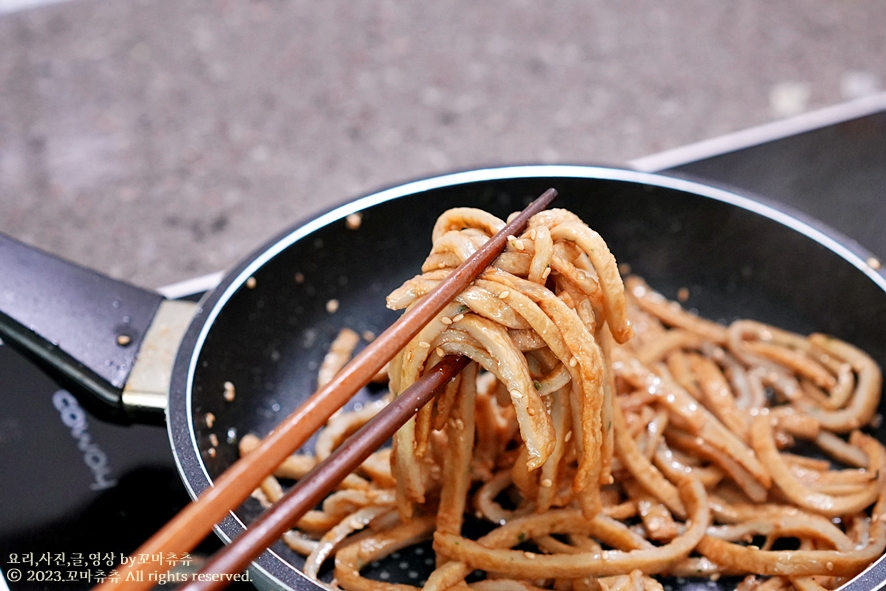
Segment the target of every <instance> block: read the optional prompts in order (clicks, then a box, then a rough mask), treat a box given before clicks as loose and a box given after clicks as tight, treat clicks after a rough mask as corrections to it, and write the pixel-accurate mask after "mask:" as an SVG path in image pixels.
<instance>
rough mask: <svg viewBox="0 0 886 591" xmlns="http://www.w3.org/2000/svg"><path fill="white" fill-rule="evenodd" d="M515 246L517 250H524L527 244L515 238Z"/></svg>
mask: <svg viewBox="0 0 886 591" xmlns="http://www.w3.org/2000/svg"><path fill="white" fill-rule="evenodd" d="M514 248H516V249H517V250H524V249H525V248H526V245H524V244H523V241H522V240H520V239H519V238H518V239H516V240H514Z"/></svg>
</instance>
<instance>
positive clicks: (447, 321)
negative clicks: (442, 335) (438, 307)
mask: <svg viewBox="0 0 886 591" xmlns="http://www.w3.org/2000/svg"><path fill="white" fill-rule="evenodd" d="M440 322H442V323H443V324H445V325H446V326H449V325H450V324H452V318H450V317H449V316H444V317H443V318H441V319H440Z"/></svg>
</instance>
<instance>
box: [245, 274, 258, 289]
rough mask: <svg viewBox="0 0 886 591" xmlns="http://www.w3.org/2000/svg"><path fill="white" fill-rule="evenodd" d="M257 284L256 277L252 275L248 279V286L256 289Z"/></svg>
mask: <svg viewBox="0 0 886 591" xmlns="http://www.w3.org/2000/svg"><path fill="white" fill-rule="evenodd" d="M255 284H256V281H255V277H250V278H249V279H247V280H246V287H248V288H249V289H255Z"/></svg>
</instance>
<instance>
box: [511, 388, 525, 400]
mask: <svg viewBox="0 0 886 591" xmlns="http://www.w3.org/2000/svg"><path fill="white" fill-rule="evenodd" d="M511 398H517V399H519V398H523V393H522V392H520V390H511Z"/></svg>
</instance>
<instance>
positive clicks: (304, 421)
mask: <svg viewBox="0 0 886 591" xmlns="http://www.w3.org/2000/svg"><path fill="white" fill-rule="evenodd" d="M556 195H557V191H556V190H554V189H548V190H547V191H545V192H544V193H543V194H542V195H541V196H540V197H538V198H537V199H536V200H535V201H533V202H532V203H530V204H529V205H528V206H527V207H526V209H524V210H523V211H522V212H521V213H520V214H519V215H517V216H516V217H514V218H513V219H512V220H511V221H510V222H508V223H507V224H506V225H505V227H504V228H502V229H501V231H499V232H498V233H497V234H496V235H495V236H493V237H492V238H491V239H490V240H488V241H487V242H486V243H485V244H484V245H483V246H482V247H481V248H479V249H478V250H477V251H476V252H475V253H474V254H473V255H471V256H470V257H468V259H467V260H465V261H464V262H463V263H462V264H461V265H460V266H459V267H458V268H457V269H456V270H455V271H454V272H452V273H451V274H450V275H449V276H448V277H447V278H446V279H445V280H443V281H442V282H441V283H440V284H439V285H438V286H437V287H436V289H434V290H433V291H432V292H431V293H429V294H428V295H427V296H425V297H424V298H422V299H421V300H419V301H418V302H417V303H416V304H415V305H414V306H413V307H412V308H410V309H409V310H408V311H407V312H406V313H405V314H403V316H401V317H400V318H399V319H398V320H397V321H396V322H395V323H394V324H392V325H391V326H390V327H389V328H388V329H387V330H385V331H384V332H383V333H382V334H381V335H379V336H378V337H376V339H375V340H374V341H373V342H372V343H370V344H369V345H368V346H367V347H366V348H365V349H363V351H362V352H361V353H359V354H358V355H356V356H355V357H354V358H353V359H352V360H351V362H350V363H348V364H347V365H346V366H345V367H344V368H342V369H341V371H339V372H338V374H336V376H335V377H334V378H333V379H332V380H331V381H330V382H329V383H327V384H326V385H325V386H323V387H321V388H320V389H319V390H317V391H316V392H315V393H314V394H313V395H312V396H311V397H310V398H309V399H308V400H307V401H305V403H304V404H303V405H302V406H301V407H299V408H298V409H297V410H296V411H295V412H293V413H292V414H291V415H289V416H288V417H287V418H286V419H284V421H283V422H282V423H280V424H279V425H278V426H277V427H276V428H275V429H274V430H273V431H271V433H269V434H268V435H267V436H266V437H265V438H264V439H263V440H262V442H261V443H260V444H259V446H258V447H257V448H255V449H254V450H253V451H251V452H250V453H249V454H247V455H245V456H244V457H242V458H240V459H239V460H238V461H237V462H235V463H234V464H233V465H231V467H230V468H228V469H227V470H226V471H225V472H224V473H223V474H222V475H221V476H220V477H219V478H218V479H217V480H216V481H215V482H214V483H213V486H211V487H210V488H208V489H207V490H206V491H204V492H203V494H202V495H201V496H200V497H199V498H198V499H197V500H195V501H194V502H192V503H190V504H189V505H188V506H187V507H185V508H184V509H183V510H182V511H181V512H180V513H179V514H178V515H177V516H176V517H175V518H173V519H172V520H171V521H170V522H169V523H167V524H166V525H165V526H164V527H163V528H162V529H160V531H158V532H157V533H156V534H154V536H152V537H151V538H150V539H149V540H148V541H147V542H145V543H144V544H143V545H142V546H141V547H140V548H138V549H137V550H136V551H135V552H134V553H133V556H134V557H137V556H140V555H147V556H150V555H156V554H158V553H159V554H163V555H164V556H165V555H168V554H170V553H174V554H176V555H179V554H181V553H184V552H189V551H191V550H192V549H193V548H194V547H195V546H197V544H199V543H200V541H201V540H203V538H205V537H206V535H207V534H209V532H210V531H212V528H213V526H214V525H215V524H216V523H218V522H219V521H221V520H222V519H223V518H224V517H225V516H227V514H228V513H229V512H230V511H232V510H233V509H234V508H236V507H238V506H239V505H240V504H241V503H243V501H244V500H245V499H246V498H247V497H248V496H249V495H250V494H251V493H252V491H253V490H255V488H256V487H258V486H259V484H260V483H261V481H262V480H263V479H264V478H265V477H267V476H268V475H269V474H271V473H273V472H274V470H275V469H276V468H277V466H279V465H280V464H281V463H282V462H283V460H284V459H286V457H287V456H289V455H290V454H291V453H293V452H294V451H295V450H296V449H298V448H299V447H301V446H302V445H303V444H304V443H305V442H306V441H307V440H308V439H309V438H310V437H311V435H312V434H313V433H314V432H315V431H317V430H318V429H319V428H320V427H322V426H323V425H324V424H325V423H326V421H327V420H328V419H329V417H330V416H332V414H333V413H334V412H335V411H337V410H338V409H339V408H341V407H342V406H344V404H345V403H346V402H347V401H348V400H349V399H350V398H351V397H352V396H353V395H354V394H355V393H356V392H357V391H358V390H359V389H360V388H362V387H363V386H365V385H366V384H367V383H369V381H370V380H371V379H372V377H373V376H374V375H376V374H377V373H378V372H379V371H380V370H381V369H382V368H383V367H384V366H385V364H386V363H387V362H388V361H389V360H390V359H392V358H393V357H394V355H396V353H397V352H398V351H399V350H400V349H402V348H403V347H404V346H405V345H406V344H407V343H408V342H409V341H410V339H412V338H413V337H414V336H415V335H416V334H418V332H419V331H420V330H421V329H422V328H423V327H424V326H425V325H426V324H427V323H428V322H430V321H431V320H432V319H433V318H434V317H435V316H436V315H437V314H439V313H440V311H442V310H443V308H444V307H446V305H447V304H449V302H451V301H452V300H453V299H454V298H455V297H456V296H457V295H458V294H459V293H461V292H462V291H463V290H464V289H465V288H466V287H467V286H468V285H469V284H470V283H471V281H473V280H474V279H475V278H476V277H477V276H479V275H480V273H482V272H483V270H485V269H486V267H488V266H489V265H490V264H491V263H492V262H493V261H494V260H495V258H496V257H497V256H498V255H499V253H501V251H502V250H504V248H505V246H506V245H507V241H508V238H509V237H510V236H515V235H518V234H520V233H521V232H522V231H523V229H524V228H525V227H526V224H527V223H528V222H529V218H531V217H532V216H533V215H535V214H536V213H538V212H540V211H542V210H544V209H545V208H547V206H548V205H549V204H550V202H551V201H552V200H553V199H554V197H556ZM466 364H467V359H465V358H461V357H454V358H446V359H444V360H443V361H441V362H440V363H438V364H437V365H436V366H435V370H434V371H432V372H429V373H428V374H427V375H426V377H425V378H423V379H422V380H419V381H418V382H416V383H415V384H414V385H413V386H412V387H411V388H409V389H407V390H406V391H405V392H403V393H401V394H400V396H398V397H397V398H396V399H395V400H394V401H393V402H392V403H391V404H389V405H388V406H387V407H385V408H384V409H382V411H380V412H379V414H378V415H376V416H375V417H374V418H373V419H372V420H371V421H370V422H369V423H367V424H366V425H365V426H364V427H363V428H362V429H361V430H360V431H358V433H357V434H355V436H353V437H352V438H351V439H350V440H349V441H348V442H347V443H346V444H345V445H343V446H341V447H340V448H339V449H338V450H336V452H335V453H334V454H332V455H331V456H330V457H328V458H327V459H326V460H324V461H323V462H322V463H320V464H318V465H317V466H316V467H315V468H314V470H312V471H311V473H310V474H309V475H307V476H306V477H305V478H303V479H302V480H301V481H299V483H298V484H296V486H294V487H293V488H291V489H290V490H289V491H288V492H287V494H286V495H285V496H284V497H283V498H282V499H280V500H279V501H278V502H277V503H276V504H275V505H274V506H273V507H271V508H270V509H269V510H268V511H266V512H265V514H263V515H262V517H260V518H259V519H258V520H257V521H255V522H253V523H252V524H251V525H250V526H249V528H248V529H247V530H246V531H245V532H244V533H243V534H241V535H240V536H238V537H237V538H236V539H235V540H234V541H233V542H232V543H231V544H230V545H229V546H227V547H226V548H224V549H223V550H221V551H220V552H219V553H217V554H216V555H215V557H214V558H213V559H212V560H210V561H209V562H208V563H207V564H206V565H204V567H203V570H201V573H202V574H206V575H208V576H205V577H199V579H206V580H198V579H195V580H192V581H191V582H189V583H188V584H186V585H185V586H183V587H181V589H182V590H186V591H196V590H198V589H200V590H203V591H206V590H208V589H221V588H223V587H225V586H226V585H227V584H228V581H226V580H224V577H212V576H211V575H212V574H213V573H239V572H241V571H242V570H243V569H244V568H246V566H247V565H248V564H249V563H250V562H251V561H252V560H253V559H254V558H255V557H257V556H258V555H259V554H261V553H262V552H263V551H264V550H265V549H266V548H267V547H268V546H269V545H270V544H271V543H273V542H274V541H275V540H276V539H278V538H279V537H281V536H282V535H283V533H284V532H285V531H286V530H287V529H289V528H290V527H291V526H292V524H294V523H295V522H296V521H297V520H298V518H299V517H301V515H303V514H304V513H305V512H306V511H307V510H309V509H311V508H312V507H313V506H315V505H316V504H317V502H319V501H320V500H321V499H322V498H323V496H325V495H326V494H327V493H328V492H329V491H330V490H331V489H332V488H334V487H335V485H336V484H338V482H339V481H341V480H342V479H343V478H344V477H345V476H346V475H347V474H349V473H350V472H351V471H352V470H353V469H354V468H356V467H357V466H358V465H359V464H360V463H361V462H362V461H363V460H365V459H366V458H367V457H368V456H369V455H370V454H371V453H372V452H373V451H374V450H375V449H377V448H378V447H379V446H380V445H381V444H382V443H383V442H384V441H386V440H387V439H388V438H389V437H390V436H391V435H392V434H393V433H394V432H395V431H396V430H397V429H398V428H399V427H400V426H401V425H403V424H404V423H405V422H406V421H407V420H408V419H409V417H411V416H412V415H413V414H415V413H416V412H417V411H418V409H419V408H421V406H423V405H424V403H425V402H427V401H428V400H430V398H432V397H433V395H434V394H435V393H436V391H437V390H439V388H440V387H441V386H442V385H445V384H446V383H447V382H448V381H449V380H450V379H451V378H452V377H454V376H455V375H457V374H458V372H459V371H461V370H462V369H463V368H464V366H465V365H466ZM154 570H156V565H152V564H151V563H150V562H149V561H138V560H131V561H128V563H127V564H125V565H120V566H119V567H118V568H117V572H118V574H119V578H118V579H117V580H116V581H111V580H110V579H106V580H105V582H103V583H102V584H100V585H98V586H97V587H96V588H95V591H111V590H112V589H113V590H118V591H119V590H126V591H143V590H147V589H150V588H151V587H152V586H154V584H155V583H156V581H151V580H149V579H150V578H151V577H149V576H148V575H147V574H145V571H150V572H153V571H154ZM212 579H215V580H212Z"/></svg>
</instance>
